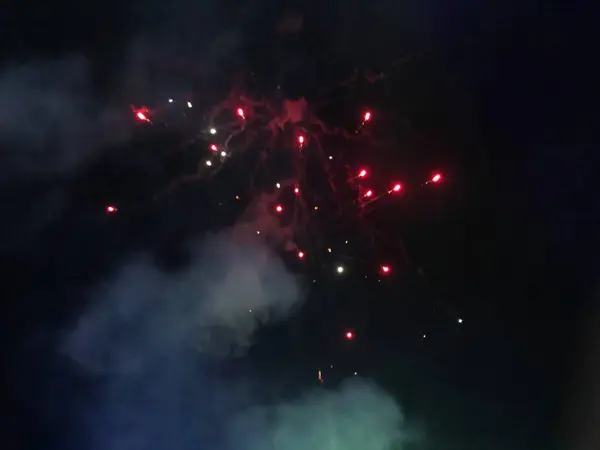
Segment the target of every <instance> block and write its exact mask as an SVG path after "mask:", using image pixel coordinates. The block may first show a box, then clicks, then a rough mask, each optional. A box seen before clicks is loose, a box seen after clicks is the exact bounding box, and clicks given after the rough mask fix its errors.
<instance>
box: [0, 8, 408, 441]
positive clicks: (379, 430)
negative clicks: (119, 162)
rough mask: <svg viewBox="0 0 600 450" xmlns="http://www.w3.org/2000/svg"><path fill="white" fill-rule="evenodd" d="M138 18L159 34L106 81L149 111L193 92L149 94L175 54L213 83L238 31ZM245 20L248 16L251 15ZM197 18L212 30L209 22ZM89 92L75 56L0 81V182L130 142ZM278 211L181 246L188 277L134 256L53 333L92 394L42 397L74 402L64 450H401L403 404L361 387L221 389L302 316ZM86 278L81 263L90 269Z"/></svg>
mask: <svg viewBox="0 0 600 450" xmlns="http://www.w3.org/2000/svg"><path fill="white" fill-rule="evenodd" d="M198 5H200V4H198ZM211 7H214V5H211ZM198 8H200V6H198ZM207 8H208V9H209V10H210V9H211V8H209V7H207ZM144 9H145V10H148V9H151V10H152V13H154V14H156V15H157V16H158V17H160V23H163V24H164V25H163V27H162V28H161V27H155V28H159V29H153V30H152V33H149V34H148V35H144V36H143V37H142V38H136V39H135V40H134V44H132V45H130V46H128V48H131V49H132V51H131V55H130V56H128V57H126V59H128V61H126V62H124V63H123V64H122V65H119V66H118V67H115V68H114V72H115V73H117V72H120V73H121V77H120V80H119V82H118V83H117V84H118V85H119V86H117V87H115V88H114V89H113V92H112V93H113V94H114V95H115V99H116V98H121V97H123V95H122V94H123V92H122V91H127V92H128V93H131V92H134V91H135V92H134V93H133V94H132V96H133V95H134V94H135V93H141V94H149V93H150V91H151V90H152V89H154V92H153V93H152V94H153V96H154V97H161V96H162V98H163V99H167V98H169V97H171V96H176V95H178V94H180V93H181V92H185V91H188V89H189V86H188V85H185V84H181V83H180V84H179V85H177V84H171V85H168V83H163V81H164V80H158V81H157V80H156V79H152V80H151V79H150V78H149V76H148V73H149V72H151V70H152V67H154V66H155V65H156V63H157V61H158V62H160V60H161V59H162V58H163V57H164V56H165V55H167V54H169V53H170V52H171V50H172V49H178V50H179V54H178V55H176V57H181V58H182V59H185V58H186V57H189V55H190V54H194V55H197V54H198V53H202V54H203V55H204V57H205V61H203V63H202V67H203V68H204V69H205V71H207V72H215V71H217V64H218V63H220V62H222V61H224V60H225V61H227V60H230V59H231V58H233V57H234V56H236V54H237V53H238V52H239V51H240V48H241V43H242V42H243V41H244V37H245V36H244V35H243V33H242V31H240V27H239V26H237V25H232V26H231V27H228V28H227V29H226V30H225V31H219V32H218V33H215V34H214V35H213V36H211V37H210V38H209V39H205V37H204V36H202V35H201V31H202V30H203V29H204V30H205V29H206V27H203V26H197V24H196V25H195V26H194V27H193V30H197V31H192V32H191V33H194V32H195V33H197V34H198V35H197V36H189V35H184V34H185V33H184V32H183V31H182V30H183V29H184V27H182V26H179V24H180V22H179V21H180V20H183V19H182V18H187V17H188V16H189V14H188V12H187V11H184V9H182V8H176V7H174V6H171V5H169V8H168V9H167V11H178V14H176V17H171V18H168V17H167V18H163V16H162V15H160V14H158V13H157V11H156V7H153V8H146V5H144ZM245 11H246V10H245V9H244V11H242V12H244V13H245ZM252 11H254V12H253V17H255V16H257V15H259V14H260V9H256V10H254V9H253V8H251V9H250V11H249V12H252ZM209 12H211V11H209ZM171 14H174V13H171ZM240 15H243V14H242V13H241V12H240ZM198 17H208V18H209V19H207V20H206V22H210V23H211V24H212V26H213V28H215V27H219V26H218V25H216V24H217V22H218V20H215V19H213V17H212V16H211V15H210V14H208V13H206V14H200V15H198ZM163 19H164V20H163ZM282 20H283V22H281V23H279V28H278V29H279V31H280V32H286V33H296V32H298V31H299V30H300V29H301V27H302V18H301V17H300V16H293V17H292V18H291V19H290V18H287V19H282ZM163 28H164V29H163ZM185 29H186V30H188V28H187V27H186V28H185ZM149 36H150V37H149ZM198 42H202V45H200V44H198ZM207 42H208V44H207ZM157 44H159V45H157ZM184 44H186V45H187V46H188V47H187V48H186V47H185V45H184ZM198 48H201V49H204V50H205V51H204V52H199V51H198ZM125 53H127V51H125ZM190 68H191V67H190V66H186V67H185V70H190ZM93 77H94V76H93V74H92V71H91V68H90V64H89V61H88V60H87V59H85V58H80V57H71V58H65V59H61V60H56V61H44V62H30V63H27V64H22V65H13V66H11V67H9V68H8V69H5V70H4V71H2V72H1V73H0V142H1V143H2V148H1V150H0V152H1V153H0V164H1V166H2V169H3V170H2V173H1V174H0V181H1V182H2V183H6V185H8V183H10V182H13V181H14V180H18V181H19V182H22V181H28V180H38V179H45V178H52V177H54V176H63V175H67V176H70V175H77V174H80V173H81V172H82V170H83V169H85V168H86V166H87V165H88V164H89V163H92V162H93V161H94V159H95V158H97V157H98V156H99V155H100V154H101V152H102V151H103V150H104V149H105V148H106V147H107V146H110V145H114V144H119V143H123V142H126V141H127V140H128V139H129V138H130V137H131V125H132V117H131V111H130V110H129V108H128V106H129V105H128V104H126V105H125V107H124V104H123V102H120V101H119V102H118V105H119V106H118V107H116V106H113V105H112V104H111V101H112V100H110V99H109V100H106V99H104V100H103V101H99V99H98V95H96V94H95V93H94V88H93V81H92V80H93ZM157 84H158V88H156V86H157ZM115 103H116V101H115ZM298 105H300V106H298ZM305 109H306V104H305V102H304V103H303V102H301V101H295V102H291V101H290V102H286V103H285V114H286V116H285V117H286V119H284V120H283V123H285V122H288V121H289V122H292V123H297V122H299V121H300V120H301V116H302V115H303V114H304V113H305ZM280 122H281V121H280ZM271 125H272V126H274V127H275V126H280V125H281V123H273V124H271ZM8 192H9V191H8V190H7V191H6V192H2V194H3V196H4V194H7V193H8ZM7 198H8V194H7ZM275 199H276V194H263V195H259V196H258V197H257V199H256V201H255V202H254V203H252V204H251V205H250V206H249V208H248V211H247V212H246V213H245V214H244V215H243V218H242V220H241V221H240V222H239V223H238V224H237V225H235V226H234V227H233V228H231V229H229V230H226V231H223V232H221V233H217V234H215V235H212V236H208V237H206V238H205V239H203V240H202V241H201V242H195V243H193V244H189V251H190V254H191V258H190V260H189V263H188V264H187V265H186V267H185V268H183V269H179V270H177V271H168V272H167V271H164V270H163V269H161V268H160V267H159V265H158V264H157V263H156V262H155V260H154V258H153V255H150V254H138V255H137V256H135V257H131V256H130V255H129V256H127V258H128V259H127V260H126V261H121V263H120V264H119V265H118V267H117V268H115V269H113V271H112V274H111V275H110V276H108V277H106V278H105V281H104V282H102V283H100V284H97V285H95V286H93V287H91V288H89V289H88V290H87V294H86V295H85V298H83V299H82V300H84V302H83V304H85V307H84V308H83V310H82V311H81V313H80V314H79V316H78V317H77V318H76V320H74V321H73V323H72V324H71V326H70V327H69V328H68V329H67V330H64V331H63V332H62V333H60V334H61V339H60V343H59V344H58V345H57V346H56V348H52V351H49V350H48V349H47V348H46V347H44V348H45V349H44V354H45V356H47V354H52V355H53V356H56V357H57V358H56V359H57V360H61V361H62V359H61V358H62V357H64V356H66V357H67V358H68V360H69V362H70V364H69V368H70V369H71V370H72V372H74V373H76V374H77V377H79V376H81V377H82V378H84V379H86V380H88V381H89V385H91V386H92V387H91V389H90V391H91V392H90V393H87V392H86V394H85V395H80V393H79V392H75V390H74V388H72V387H71V386H70V385H69V386H67V387H65V388H64V390H61V395H65V399H66V397H68V398H69V402H67V401H66V400H65V401H64V403H63V400H64V399H57V398H55V397H54V396H51V398H52V399H53V400H49V401H48V402H47V403H49V404H47V405H44V408H46V409H48V410H51V411H52V412H53V413H54V411H57V410H61V409H63V408H67V406H65V404H66V403H70V402H74V406H73V410H74V411H73V417H75V418H74V419H72V420H71V423H70V424H69V427H70V428H71V429H72V432H71V433H70V434H68V436H67V437H66V439H65V445H64V446H63V448H77V449H81V448H87V449H90V450H95V449H98V450H100V449H102V450H131V449H152V450H161V449H180V450H185V449H198V448H204V449H207V450H212V449H214V450H217V449H218V450H223V449H231V450H265V449H274V450H295V449H298V450H300V449H302V450H304V449H313V450H320V449H323V450H324V449H336V448H340V449H341V448H343V449H357V450H359V449H360V450H387V449H390V448H392V445H396V444H397V443H398V442H401V441H402V439H403V438H404V437H405V436H406V435H405V431H404V429H403V420H402V419H403V417H402V414H401V412H400V409H399V407H398V405H397V404H396V403H395V401H394V400H393V398H392V397H391V396H389V395H388V394H387V393H386V392H384V391H382V390H381V389H379V388H378V387H377V386H375V385H374V384H373V383H371V382H369V381H367V380H362V379H353V380H352V382H348V383H345V384H343V385H342V386H341V387H340V388H338V389H336V390H325V389H322V388H320V387H319V388H317V387H315V388H312V389H309V390H307V391H306V392H304V393H303V394H302V395H300V396H297V397H296V398H294V399H289V398H287V399H285V400H284V399H283V398H281V397H277V394H276V393H275V396H276V398H280V400H273V395H269V396H268V397H269V401H268V402H265V400H264V398H263V396H261V395H259V394H258V392H265V391H269V390H270V389H271V386H270V385H269V382H268V381H267V380H265V379H263V377H261V376H260V374H257V373H255V372H253V371H252V370H250V369H248V368H245V369H242V370H241V371H240V372H239V373H237V374H236V377H235V379H230V378H227V377H222V376H219V375H217V374H216V373H217V370H216V368H217V367H218V366H219V365H220V364H221V363H223V362H225V361H226V360H230V359H231V357H232V356H235V357H237V358H240V359H242V360H243V359H244V357H245V355H246V350H248V348H249V347H250V346H252V345H253V343H254V336H255V332H256V331H257V330H258V329H259V327H263V326H268V325H270V324H273V323H276V322H279V321H283V320H286V319H288V318H290V317H291V316H293V314H294V313H295V311H296V310H297V308H298V307H299V306H301V304H302V300H303V299H302V297H301V294H300V292H301V284H302V280H299V279H297V277H296V276H295V275H293V274H291V273H289V272H288V271H287V270H286V268H285V265H284V263H283V261H282V260H281V259H280V258H279V256H278V255H277V254H276V253H275V252H274V251H273V248H279V249H282V248H283V249H285V250H288V251H289V250H294V249H296V244H295V243H294V239H293V233H292V230H291V228H281V226H280V223H279V220H278V218H277V217H274V216H273V211H272V207H273V202H274V200H275ZM70 206H71V205H70V204H69V198H68V195H67V193H66V192H65V190H64V189H63V188H62V187H58V188H56V189H53V190H51V191H50V192H42V193H40V195H39V197H38V198H36V199H35V201H34V202H33V203H32V208H30V209H31V210H28V211H27V213H26V214H24V216H23V219H22V220H17V219H13V222H14V223H15V224H16V225H15V226H14V227H12V229H11V230H13V229H14V230H19V231H21V230H23V229H26V228H27V229H29V228H32V231H31V232H28V233H27V234H26V237H24V238H22V239H20V240H16V239H15V236H16V232H15V234H13V233H12V231H11V233H3V242H2V244H3V245H4V243H5V242H4V241H7V242H9V241H10V242H11V243H13V244H14V243H16V244H14V246H21V245H22V244H23V245H24V243H25V242H33V236H34V235H36V234H37V233H38V231H39V230H40V229H41V228H43V226H44V225H46V224H48V223H52V222H57V223H61V222H60V221H61V220H62V219H61V217H60V215H59V214H58V213H57V211H59V210H66V209H67V208H69V207H70ZM40 218H41V219H40ZM256 231H260V235H257V233H256ZM82 235H83V236H85V233H83V232H82ZM65 245H69V242H65ZM98 245H99V246H101V244H98ZM93 257H94V256H93V255H92V256H90V258H93ZM80 263H81V264H82V265H84V264H90V263H89V261H85V260H84V258H82V261H81V262H80ZM43 333H44V332H40V334H43ZM36 337H37V336H36ZM41 340H44V341H46V340H45V339H41ZM48 341H51V340H50V339H49V340H48ZM44 345H45V344H44ZM44 345H42V346H44ZM52 345H54V344H52ZM40 364H43V363H40ZM53 364H54V363H53ZM33 365H37V362H36V364H33ZM44 382H45V383H49V385H51V384H52V381H49V380H48V379H46V378H45V379H44ZM57 384H60V385H64V384H66V383H65V382H64V381H63V380H62V379H61V380H59V381H57ZM28 388H29V387H28ZM88 394H89V395H88ZM53 395H57V396H58V394H53ZM50 403H51V404H50ZM394 448H397V447H394Z"/></svg>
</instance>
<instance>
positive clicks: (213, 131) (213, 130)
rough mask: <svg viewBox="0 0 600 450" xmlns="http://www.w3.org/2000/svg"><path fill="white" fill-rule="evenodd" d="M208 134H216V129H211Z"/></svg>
mask: <svg viewBox="0 0 600 450" xmlns="http://www.w3.org/2000/svg"><path fill="white" fill-rule="evenodd" d="M209 133H210V134H217V129H216V128H211V129H210V130H209Z"/></svg>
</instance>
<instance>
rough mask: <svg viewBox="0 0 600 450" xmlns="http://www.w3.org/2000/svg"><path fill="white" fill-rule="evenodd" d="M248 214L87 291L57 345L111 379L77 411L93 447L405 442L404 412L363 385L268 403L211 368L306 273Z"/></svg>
mask: <svg viewBox="0 0 600 450" xmlns="http://www.w3.org/2000/svg"><path fill="white" fill-rule="evenodd" d="M263 201H264V200H263ZM259 203H260V202H259ZM260 208H261V207H260V206H256V205H255V206H254V209H251V211H255V212H256V211H260ZM248 219H249V216H247V218H246V222H244V223H242V224H240V225H238V226H236V227H234V228H233V229H231V230H229V231H226V232H223V233H221V234H219V235H216V236H212V237H209V238H207V239H206V240H205V241H204V242H203V243H202V244H196V245H193V246H192V253H193V257H192V259H191V262H190V264H189V265H188V266H187V267H186V268H185V269H182V270H180V271H178V272H176V273H173V272H170V273H165V272H162V271H161V270H160V269H158V268H157V267H156V266H155V265H154V264H153V263H152V260H151V259H150V258H147V257H139V258H138V259H136V260H134V261H132V262H130V263H129V264H126V265H123V266H122V267H121V268H120V269H119V270H118V271H117V272H116V273H115V274H114V275H113V276H112V277H110V279H109V280H107V281H106V282H105V283H103V284H102V285H101V286H98V287H97V288H95V289H94V290H93V291H92V293H91V295H90V298H89V306H88V307H87V308H86V310H85V311H84V312H83V313H82V315H81V316H80V317H79V318H78V320H77V321H76V323H75V325H74V327H73V329H72V330H71V331H69V332H68V333H67V334H66V335H65V339H64V341H63V344H62V347H61V352H62V353H63V354H66V355H67V356H68V357H69V358H70V359H71V360H72V361H73V362H74V363H75V365H76V366H77V367H78V370H82V371H83V372H84V373H85V374H88V376H94V377H100V378H101V379H103V380H104V381H103V382H102V383H101V387H99V388H98V389H99V391H100V392H98V394H97V395H95V396H94V397H95V398H96V400H95V401H94V402H92V403H91V404H88V405H86V406H85V407H82V409H83V410H84V411H86V413H85V414H84V415H83V416H82V417H83V418H84V419H83V420H84V422H85V426H84V429H86V430H88V432H87V433H86V434H87V436H86V438H85V439H87V441H86V442H85V443H84V444H85V447H86V448H90V449H95V448H98V449H100V448H102V449H108V450H112V449H115V450H120V449H123V450H124V449H131V448H151V449H157V450H158V449H172V448H178V449H188V448H189V449H192V448H206V449H223V448H230V449H232V450H233V449H235V450H241V449H256V450H259V449H260V450H262V449H269V448H272V449H282V450H293V449H309V448H310V449H317V450H318V449H331V448H356V449H369V450H386V449H389V448H391V445H392V444H394V443H397V442H398V440H399V439H401V438H402V437H403V435H402V428H401V427H402V415H401V413H400V410H399V407H398V406H397V405H396V403H395V401H394V400H393V399H392V398H391V397H390V396H388V395H387V394H386V393H385V392H383V391H382V390H380V389H379V388H377V387H376V386H375V385H374V384H372V383H370V382H368V381H364V380H362V381H361V380H360V379H355V380H353V381H352V382H350V383H346V384H344V385H342V387H340V388H339V389H338V390H336V391H326V390H323V389H320V388H313V389H311V390H309V391H308V392H305V393H304V394H303V395H302V396H301V397H299V398H296V399H292V400H290V399H286V400H283V399H281V400H280V401H275V402H273V401H270V402H269V403H267V404H265V403H264V402H263V400H264V399H261V398H259V395H258V394H257V391H261V392H264V390H265V389H267V390H268V389H269V386H268V383H267V381H266V380H263V379H261V377H260V376H259V375H257V374H252V373H251V372H250V371H245V372H242V373H238V374H237V375H238V376H237V377H236V379H235V380H233V379H227V378H224V377H222V376H217V375H216V374H215V371H214V370H213V369H214V368H215V366H217V365H218V364H219V361H224V360H225V359H224V358H226V357H227V356H229V357H230V356H232V352H231V349H232V348H235V349H237V350H238V351H237V353H236V356H242V355H243V352H240V350H243V349H247V348H248V346H249V345H251V343H252V336H253V333H254V332H255V331H256V329H257V327H258V326H259V324H263V325H264V324H269V323H274V322H276V321H280V320H284V319H286V318H288V317H290V315H292V314H293V313H294V311H295V310H296V308H297V307H298V306H299V305H300V304H301V301H302V298H301V296H300V290H299V280H298V279H297V278H296V277H295V276H293V275H292V274H290V273H288V272H287V271H286V269H285V267H284V265H283V262H282V261H281V260H280V259H279V258H278V256H277V255H276V254H274V253H273V252H272V251H271V250H270V249H269V248H268V247H267V246H266V245H265V243H264V241H262V239H264V237H258V236H257V235H256V232H255V231H254V232H252V233H251V232H250V230H251V229H253V227H254V225H255V224H256V223H257V222H259V223H264V222H262V221H261V220H260V218H259V217H257V216H255V217H254V219H253V220H252V221H248ZM273 233H274V231H273ZM281 239H285V238H283V237H282V238H281ZM207 358H208V359H207ZM271 398H272V397H271Z"/></svg>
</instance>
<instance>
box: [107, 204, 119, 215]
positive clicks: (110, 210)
mask: <svg viewBox="0 0 600 450" xmlns="http://www.w3.org/2000/svg"><path fill="white" fill-rule="evenodd" d="M117 211H118V210H117V207H116V206H114V205H108V206H107V207H106V212H107V213H108V214H114V213H116V212H117Z"/></svg>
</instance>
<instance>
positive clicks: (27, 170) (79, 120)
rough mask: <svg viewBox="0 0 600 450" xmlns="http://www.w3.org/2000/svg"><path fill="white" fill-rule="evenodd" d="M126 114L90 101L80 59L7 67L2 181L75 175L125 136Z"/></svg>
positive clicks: (2, 80)
mask: <svg viewBox="0 0 600 450" xmlns="http://www.w3.org/2000/svg"><path fill="white" fill-rule="evenodd" d="M128 113H129V111H127V110H126V109H122V108H121V109H116V108H112V107H110V106H108V105H107V104H104V103H102V102H99V101H98V99H94V98H93V95H92V79H91V73H90V67H89V64H88V62H87V60H86V59H84V58H81V57H79V58H77V57H74V58H68V59H63V60H57V61H46V62H39V61H38V62H30V63H27V64H23V65H20V66H12V67H9V68H8V69H6V70H4V71H3V72H0V142H1V143H2V150H1V153H0V161H1V162H2V166H3V167H2V169H3V170H2V176H3V177H7V176H8V177H10V176H15V175H19V176H23V175H27V176H37V175H47V174H62V173H65V172H68V171H72V170H75V169H77V168H79V167H80V166H81V165H82V164H85V163H86V162H88V161H89V160H90V158H91V157H93V156H95V155H96V154H97V152H98V151H99V150H100V149H102V147H103V146H106V145H110V144H114V143H116V142H120V141H122V140H124V139H126V138H127V137H128V136H129V131H130V130H129V124H130V123H131V120H130V117H129V116H126V114H128Z"/></svg>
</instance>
